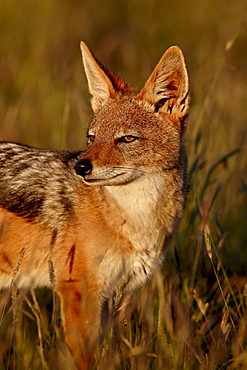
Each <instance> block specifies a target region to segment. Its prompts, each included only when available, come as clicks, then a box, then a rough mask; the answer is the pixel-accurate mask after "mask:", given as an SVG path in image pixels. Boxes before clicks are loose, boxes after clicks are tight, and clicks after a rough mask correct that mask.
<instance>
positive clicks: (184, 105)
mask: <svg viewBox="0 0 247 370" xmlns="http://www.w3.org/2000/svg"><path fill="white" fill-rule="evenodd" d="M188 90H189V84H188V74H187V70H186V66H185V62H184V57H183V53H182V51H181V50H180V49H179V47H177V46H172V47H170V48H169V49H168V50H167V51H166V52H165V53H164V54H163V56H162V58H161V59H160V61H159V63H158V64H157V66H156V67H155V69H154V71H153V72H152V74H151V76H150V77H149V79H148V80H147V82H146V84H145V86H144V88H143V89H142V90H141V92H140V93H139V95H138V99H140V100H143V101H147V102H148V103H149V104H151V105H153V109H154V111H155V112H159V113H168V114H176V117H177V118H178V119H179V120H180V121H181V120H182V119H183V117H185V116H186V114H187V113H188V108H189V91H188Z"/></svg>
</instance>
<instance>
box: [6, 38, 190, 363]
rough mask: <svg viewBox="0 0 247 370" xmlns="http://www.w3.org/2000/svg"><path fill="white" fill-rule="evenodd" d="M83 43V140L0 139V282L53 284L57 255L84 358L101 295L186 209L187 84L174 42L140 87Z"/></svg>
mask: <svg viewBox="0 0 247 370" xmlns="http://www.w3.org/2000/svg"><path fill="white" fill-rule="evenodd" d="M81 51H82V57H83V64H84V68H85V72H86V77H87V80H88V85H89V91H90V93H91V95H92V108H93V111H94V117H93V119H92V122H91V123H90V125H89V129H88V146H87V149H86V151H85V152H82V151H76V152H75V151H49V150H42V149H37V148H33V147H30V146H27V145H22V144H16V143H11V142H2V143H1V151H0V176H1V182H0V287H1V288H2V289H6V288H9V287H10V286H11V284H13V280H14V282H15V284H16V286H17V287H18V288H22V287H28V286H47V287H51V285H52V284H51V278H50V274H49V267H48V266H49V265H50V264H52V266H53V271H54V279H55V290H56V292H57V293H58V294H59V296H60V300H61V313H62V319H63V326H64V331H65V337H66V341H67V344H68V346H69V348H70V349H71V351H72V352H73V353H74V356H75V358H76V360H77V363H78V367H80V368H85V369H86V368H87V367H88V363H89V362H90V356H91V354H92V353H93V351H94V348H95V346H96V343H97V337H98V328H99V325H100V320H101V309H102V305H103V303H104V301H105V300H107V299H109V298H110V297H111V296H112V295H113V294H114V293H115V292H116V291H117V289H118V287H119V286H120V285H121V286H124V292H130V291H132V290H133V289H135V288H137V287H139V286H141V285H142V284H144V283H145V281H146V280H147V279H148V278H149V277H150V276H151V275H152V274H153V272H154V271H155V269H156V268H157V266H158V265H159V264H160V263H161V261H162V259H163V256H164V250H165V249H166V248H167V246H168V244H169V243H170V241H171V239H172V236H173V234H174V232H175V230H176V228H177V226H178V223H179V220H180V219H181V217H182V214H183V209H184V200H185V193H186V187H187V180H186V152H185V148H184V144H183V138H184V132H185V127H186V117H187V113H188V105H189V94H188V76H187V71H186V67H185V62H184V58H183V54H182V52H181V50H180V49H179V48H178V47H176V46H173V47H171V48H169V49H168V50H167V51H166V52H165V53H164V55H163V56H162V58H161V60H160V61H159V63H158V64H157V66H156V67H155V69H154V70H153V72H152V74H151V76H150V77H149V79H148V80H147V82H146V84H145V85H144V87H143V89H142V90H140V91H137V90H135V89H133V88H131V87H129V85H128V84H127V83H126V82H124V81H123V80H122V79H121V78H119V77H117V76H116V75H115V74H114V73H113V72H112V71H110V70H109V69H108V68H106V67H105V66H103V65H102V64H101V63H100V62H99V61H98V59H96V58H95V57H94V55H93V54H92V52H91V51H90V50H89V49H88V47H87V46H86V45H85V44H84V43H83V42H82V43H81ZM161 236H162V239H163V241H164V242H163V244H162V248H161V246H160V245H159V243H158V240H159V239H160V237H161ZM20 255H21V256H22V257H21V258H20ZM17 261H18V269H17V270H16V265H17ZM14 269H15V270H16V271H15V274H14V275H13V270H14ZM13 276H14V277H13Z"/></svg>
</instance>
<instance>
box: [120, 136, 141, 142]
mask: <svg viewBox="0 0 247 370" xmlns="http://www.w3.org/2000/svg"><path fill="white" fill-rule="evenodd" d="M137 139H138V137H137V136H133V135H125V136H122V137H120V139H119V141H121V142H122V143H132V142H133V141H135V140H137Z"/></svg>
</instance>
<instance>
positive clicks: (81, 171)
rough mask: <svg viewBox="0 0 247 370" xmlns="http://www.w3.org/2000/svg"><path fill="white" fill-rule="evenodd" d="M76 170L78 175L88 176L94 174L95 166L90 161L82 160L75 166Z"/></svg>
mask: <svg viewBox="0 0 247 370" xmlns="http://www.w3.org/2000/svg"><path fill="white" fill-rule="evenodd" d="M74 169H75V172H76V173H77V175H80V176H86V175H89V174H90V173H91V172H92V169H93V165H92V163H91V162H90V161H89V159H82V160H80V161H78V162H76V163H75V164H74Z"/></svg>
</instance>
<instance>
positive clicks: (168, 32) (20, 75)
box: [0, 0, 247, 370]
mask: <svg viewBox="0 0 247 370" xmlns="http://www.w3.org/2000/svg"><path fill="white" fill-rule="evenodd" d="M81 39H83V40H84V41H86V42H87V43H88V44H89V46H91V48H92V49H93V50H94V52H95V53H96V55H97V56H98V57H99V58H100V59H101V60H102V61H103V62H104V63H105V64H106V65H108V66H110V67H111V68H112V69H113V70H115V71H116V72H117V73H119V74H120V75H121V76H122V77H124V78H126V80H127V81H128V82H130V83H131V84H132V85H134V86H139V87H141V86H142V84H143V83H144V81H145V80H146V78H147V77H148V74H149V73H150V72H151V70H152V68H153V67H154V65H155V63H156V62H157V61H158V59H159V57H160V56H161V54H162V53H163V52H164V51H165V49H166V48H167V47H168V46H170V45H172V44H178V45H179V46H180V47H181V48H182V50H183V51H184V54H185V58H186V61H187V66H188V70H189V75H190V84H191V97H192V99H191V111H190V119H189V125H188V132H187V136H186V141H187V148H188V154H189V169H188V170H189V171H188V172H189V179H190V189H189V193H188V196H187V206H186V211H185V215H184V218H183V220H182V223H181V225H180V228H179V232H178V233H177V235H176V237H175V240H174V243H173V245H172V247H171V248H170V250H169V251H168V253H167V256H166V260H165V262H164V265H163V267H162V268H161V269H160V270H159V271H157V273H156V274H155V276H154V277H153V279H152V280H151V281H149V282H148V283H147V284H146V285H145V286H144V287H143V288H142V289H141V290H140V291H139V292H137V293H136V294H135V295H134V297H131V300H130V303H129V305H128V307H127V310H126V317H125V319H124V320H123V321H121V322H119V323H118V324H116V325H117V326H118V330H116V328H114V330H110V328H109V333H108V335H107V336H106V337H105V339H104V341H103V344H102V347H101V348H100V349H99V354H98V365H99V366H100V368H103V369H104V368H116V369H138V370H139V369H169V370H170V369H186V370H187V369H188V370H191V369H212V370H213V369H245V368H247V355H246V351H247V343H246V326H247V309H246V305H247V284H246V283H247V282H246V269H247V248H246V244H247V243H246V242H247V233H246V220H247V211H246V210H247V202H246V192H247V177H246V168H247V155H246V148H247V146H246V139H247V134H246V121H247V94H246V91H247V89H246V83H247V64H246V60H247V49H246V45H247V28H246V2H245V0H238V1H237V2H232V1H229V0H226V1H225V2H224V4H223V3H222V2H216V1H214V2H212V1H210V0H206V1H203V2H202V1H196V0H189V1H187V2H186V3H183V4H182V3H181V2H180V1H178V0H174V1H161V0H154V1H148V0H142V1H140V0H130V1H128V2H126V1H124V0H120V1H118V2H113V1H110V0H105V1H104V2H100V1H97V0H93V1H90V2H89V1H77V0H71V1H67V2H65V1H64V2H61V1H59V0H49V1H48V0H43V1H35V2H34V1H31V0H22V1H21V2H16V1H14V0H9V1H3V0H2V1H1V2H0V81H1V83H0V122H1V124H0V139H1V140H11V141H17V142H24V143H27V144H30V145H36V146H40V147H46V148H56V149H60V148H63V149H66V148H70V149H77V148H83V147H84V146H85V139H84V137H85V132H86V127H87V124H88V122H89V120H90V117H91V115H92V113H91V108H90V105H89V99H88V92H87V86H86V81H85V77H84V75H83V70H82V66H81V60H80V54H79V41H80V40H81ZM0 268H1V267H0ZM14 293H15V296H13V292H12V299H11V292H1V296H0V369H18V370H19V369H58V368H59V369H68V368H70V366H72V365H70V364H68V363H67V362H66V361H67V360H66V353H65V352H66V351H65V343H64V338H63V333H62V330H61V325H60V316H59V309H58V306H59V301H58V297H56V296H54V294H52V292H49V291H47V290H37V291H31V292H14ZM117 332H118V334H117ZM113 333H114V335H115V336H113ZM116 335H117V336H118V337H119V342H120V345H119V348H118V346H117V345H116V344H115V342H116V341H115V339H116ZM116 347H117V348H116Z"/></svg>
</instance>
